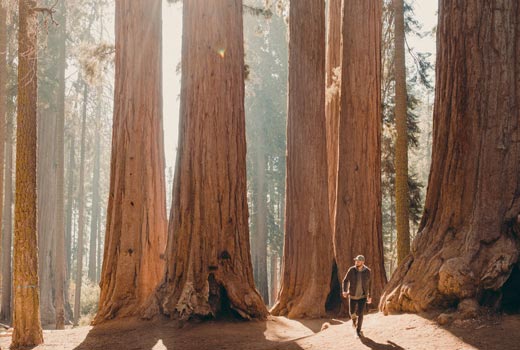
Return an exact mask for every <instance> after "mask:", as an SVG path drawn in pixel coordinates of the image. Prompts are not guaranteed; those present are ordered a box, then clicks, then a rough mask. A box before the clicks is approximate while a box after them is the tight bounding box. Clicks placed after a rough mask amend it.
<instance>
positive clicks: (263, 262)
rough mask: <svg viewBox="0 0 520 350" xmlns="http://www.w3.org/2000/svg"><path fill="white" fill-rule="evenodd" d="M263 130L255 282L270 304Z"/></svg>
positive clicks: (259, 151)
mask: <svg viewBox="0 0 520 350" xmlns="http://www.w3.org/2000/svg"><path fill="white" fill-rule="evenodd" d="M262 133H263V130H259V132H258V137H259V139H258V147H257V149H256V172H255V180H256V181H255V182H256V196H255V202H256V203H255V204H256V205H255V209H256V239H255V241H256V243H257V247H255V250H256V252H257V254H256V259H257V260H256V264H255V265H256V272H257V274H256V276H255V282H256V286H257V288H258V291H259V292H260V295H261V296H262V298H263V299H264V302H265V303H266V304H268V303H269V288H268V285H267V191H266V176H265V172H266V167H267V162H266V154H265V150H264V137H263V136H264V135H263V134H262Z"/></svg>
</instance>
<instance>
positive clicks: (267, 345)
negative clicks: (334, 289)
mask: <svg viewBox="0 0 520 350" xmlns="http://www.w3.org/2000/svg"><path fill="white" fill-rule="evenodd" d="M363 331H364V336H363V337H361V338H358V337H356V334H355V332H354V329H353V328H352V327H351V322H350V321H346V320H337V319H330V320H326V319H322V320H298V321H296V320H289V319H286V318H284V317H269V319H268V320H267V321H266V322H259V321H254V322H238V321H237V322H229V321H227V322H215V321H209V322H203V323H197V324H192V323H189V324H181V323H179V322H177V321H166V320H161V321H149V322H143V321H137V320H125V321H113V322H109V323H106V324H104V325H101V326H98V327H96V328H92V327H79V328H74V329H68V330H65V331H44V337H45V345H42V346H39V347H37V348H36V349H64V350H65V349H66V350H72V349H77V350H98V349H108V350H119V349H121V350H123V349H124V350H137V349H143V350H173V349H175V350H209V349H211V350H217V349H218V350H220V349H221V350H224V349H229V350H232V349H233V350H235V349H237V350H242V349H248V350H249V349H251V350H260V349H280V350H282V349H283V350H298V349H313V350H316V349H324V350H336V349H337V350H339V349H342V350H343V349H349V350H362V349H373V350H394V349H396V350H398V349H413V350H438V349H442V350H470V349H482V350H492V349H500V350H509V349H511V350H513V349H520V315H515V316H501V317H498V316H494V317H485V318H484V317H482V318H480V319H478V320H468V321H464V322H457V321H455V323H453V324H452V325H451V326H449V327H441V326H439V325H438V324H436V323H435V322H433V321H430V320H429V319H427V318H425V317H421V316H419V315H411V314H403V315H391V316H383V315H382V314H381V313H376V314H370V315H366V316H365V322H364V325H363ZM9 343H10V334H9V332H4V333H3V334H0V346H1V347H2V349H8V347H9Z"/></svg>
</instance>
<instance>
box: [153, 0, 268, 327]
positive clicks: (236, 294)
mask: <svg viewBox="0 0 520 350" xmlns="http://www.w3.org/2000/svg"><path fill="white" fill-rule="evenodd" d="M242 30H243V29H242V1H240V0H214V1H206V0H192V1H187V2H184V4H183V48H182V73H183V74H182V89H181V113H180V125H179V126H180V127H179V131H180V137H179V148H178V152H177V155H178V156H177V165H176V171H175V180H174V190H173V205H172V210H171V214H170V225H169V239H168V245H167V250H166V254H167V267H166V275H165V278H164V281H163V283H162V285H161V286H160V288H159V292H158V295H157V296H158V299H157V300H158V301H159V304H158V306H159V307H160V309H161V311H162V312H163V313H164V314H166V315H170V316H171V317H181V318H194V317H217V318H218V317H220V316H223V315H224V314H226V313H231V314H232V315H234V316H239V317H241V318H246V319H249V318H260V319H262V318H265V317H266V316H267V310H266V307H265V305H264V303H263V301H262V298H261V297H260V294H259V293H258V292H257V291H256V289H255V286H254V280H253V269H252V265H251V257H250V247H249V227H248V208H247V196H246V144H245V141H246V140H245V116H244V46H243V34H242ZM156 306H157V305H156ZM150 311H156V310H153V309H151V310H150Z"/></svg>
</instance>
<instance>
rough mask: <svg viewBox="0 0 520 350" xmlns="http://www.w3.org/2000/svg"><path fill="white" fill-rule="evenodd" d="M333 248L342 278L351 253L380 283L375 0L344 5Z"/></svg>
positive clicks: (379, 286) (375, 285)
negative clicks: (363, 261) (361, 260)
mask: <svg viewBox="0 0 520 350" xmlns="http://www.w3.org/2000/svg"><path fill="white" fill-rule="evenodd" d="M342 51H343V57H342V62H343V64H342V78H341V81H342V84H341V116H340V125H339V157H338V158H339V159H338V164H339V165H338V179H340V181H338V186H337V201H336V221H335V234H334V250H335V257H336V263H337V267H338V275H339V276H340V278H342V277H343V276H344V275H345V273H346V272H347V269H348V268H349V267H350V266H352V265H353V259H354V257H355V256H356V255H358V254H362V255H364V256H365V257H366V259H367V260H366V263H367V265H368V266H369V267H371V268H372V297H373V299H374V301H375V302H377V300H378V298H379V297H380V295H381V293H382V290H383V287H384V285H385V283H386V276H385V270H384V264H383V259H384V255H383V241H382V226H381V225H382V224H381V220H382V219H381V63H380V62H381V2H380V1H378V0H366V1H345V4H344V12H343V49H342Z"/></svg>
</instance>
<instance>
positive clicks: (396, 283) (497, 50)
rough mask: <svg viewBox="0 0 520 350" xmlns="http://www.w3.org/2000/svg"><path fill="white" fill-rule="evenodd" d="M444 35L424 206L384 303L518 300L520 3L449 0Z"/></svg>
mask: <svg viewBox="0 0 520 350" xmlns="http://www.w3.org/2000/svg"><path fill="white" fill-rule="evenodd" d="M461 38H464V40H461ZM437 42H438V53H437V65H436V67H437V75H436V76H437V81H436V84H435V86H436V94H435V107H434V115H433V121H434V126H433V128H434V130H433V154H432V167H431V172H430V177H429V183H428V191H427V195H426V204H425V211H424V216H423V218H422V221H421V224H420V227H419V233H418V236H417V239H415V241H414V243H413V245H412V253H411V254H410V255H409V256H408V257H407V258H406V260H405V261H403V262H402V263H401V265H400V266H399V268H398V270H397V271H396V272H395V274H394V276H393V277H392V280H391V281H390V283H389V285H388V286H387V288H386V290H385V295H384V298H383V299H382V302H381V304H380V307H381V308H382V309H383V310H384V311H385V312H392V311H401V310H402V311H411V312H418V311H422V310H427V309H432V308H448V307H454V306H457V305H459V307H461V308H462V309H463V310H464V309H465V308H466V306H468V305H469V306H471V305H473V306H475V305H476V303H477V302H478V303H481V304H488V303H491V304H493V303H496V304H497V305H500V304H502V305H508V304H509V303H513V306H514V305H515V304H516V307H518V306H519V303H518V300H519V297H520V296H519V294H518V293H519V292H518V288H517V287H516V290H515V283H516V285H518V283H519V279H520V278H519V263H518V257H519V250H520V240H519V238H518V237H519V235H520V142H519V140H520V127H519V123H520V119H519V118H518V105H519V104H520V90H519V89H518V81H520V4H519V3H518V2H517V1H514V0H506V1H496V0H493V1H488V2H486V4H485V5H484V4H483V3H482V2H481V1H478V0H469V1H465V2H463V3H458V2H453V1H446V0H441V1H440V2H439V26H438V31H437ZM515 271H516V272H515Z"/></svg>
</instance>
